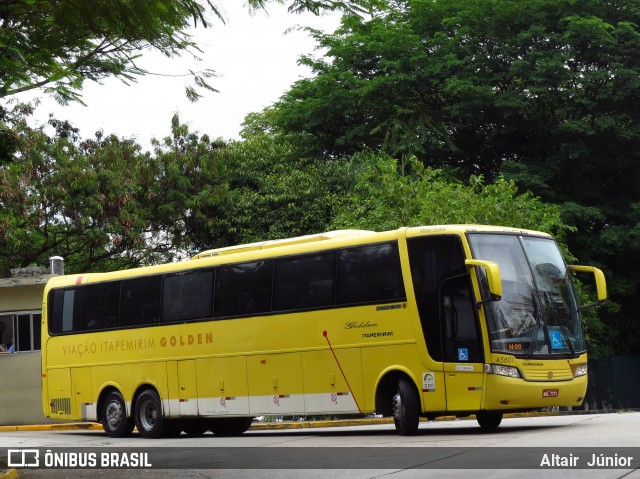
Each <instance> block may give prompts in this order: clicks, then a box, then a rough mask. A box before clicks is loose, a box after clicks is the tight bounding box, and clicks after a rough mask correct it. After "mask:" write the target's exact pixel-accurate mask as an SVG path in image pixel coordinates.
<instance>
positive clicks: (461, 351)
mask: <svg viewBox="0 0 640 479" xmlns="http://www.w3.org/2000/svg"><path fill="white" fill-rule="evenodd" d="M458 361H469V349H468V348H458Z"/></svg>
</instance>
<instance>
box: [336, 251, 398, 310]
mask: <svg viewBox="0 0 640 479" xmlns="http://www.w3.org/2000/svg"><path fill="white" fill-rule="evenodd" d="M337 295H338V298H337V303H338V304H339V305H345V304H360V303H371V302H381V301H394V300H396V301H399V300H403V299H405V290H404V283H403V281H402V271H401V268H400V255H399V253H398V245H397V244H396V243H383V244H375V245H369V246H360V247H356V248H347V249H344V250H341V251H339V253H338V294H337Z"/></svg>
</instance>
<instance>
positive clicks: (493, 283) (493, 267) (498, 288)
mask: <svg viewBox="0 0 640 479" xmlns="http://www.w3.org/2000/svg"><path fill="white" fill-rule="evenodd" d="M464 264H466V265H467V266H476V267H480V268H482V269H484V271H485V272H486V273H487V282H488V283H489V294H490V295H491V298H490V301H500V299H501V298H502V281H501V280H500V267H499V266H498V263H496V262H495V261H486V260H483V259H467V260H465V262H464Z"/></svg>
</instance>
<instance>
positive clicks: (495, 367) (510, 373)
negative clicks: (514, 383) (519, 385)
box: [485, 364, 521, 378]
mask: <svg viewBox="0 0 640 479" xmlns="http://www.w3.org/2000/svg"><path fill="white" fill-rule="evenodd" d="M485 371H486V372H488V373H490V374H497V375H498V376H507V377H509V378H519V377H521V376H520V371H518V368H514V367H513V366H502V365H501V364H485Z"/></svg>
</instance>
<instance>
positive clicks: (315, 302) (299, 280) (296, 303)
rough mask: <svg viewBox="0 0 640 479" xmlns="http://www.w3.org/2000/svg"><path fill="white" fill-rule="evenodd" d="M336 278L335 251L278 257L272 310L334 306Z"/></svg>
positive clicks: (275, 263) (275, 264)
mask: <svg viewBox="0 0 640 479" xmlns="http://www.w3.org/2000/svg"><path fill="white" fill-rule="evenodd" d="M335 277H336V253H335V252H330V253H321V254H313V255H311V254H309V255H301V256H293V257H290V258H280V259H276V260H275V262H274V285H273V310H274V311H287V310H302V309H312V308H321V307H328V306H333V305H334V303H335Z"/></svg>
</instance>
